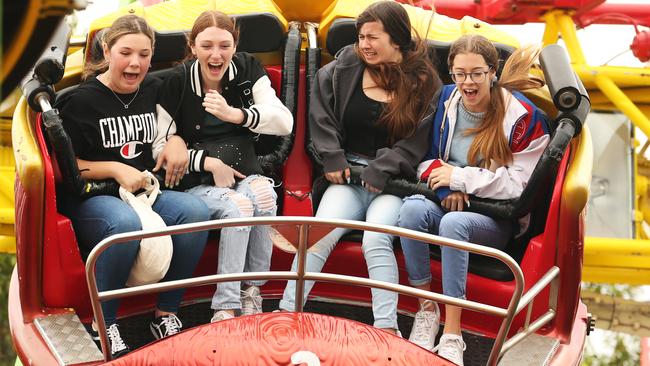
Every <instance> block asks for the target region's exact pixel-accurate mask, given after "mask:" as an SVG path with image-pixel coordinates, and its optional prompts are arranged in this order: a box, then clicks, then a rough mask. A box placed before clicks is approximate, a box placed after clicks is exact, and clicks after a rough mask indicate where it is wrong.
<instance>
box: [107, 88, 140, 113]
mask: <svg viewBox="0 0 650 366" xmlns="http://www.w3.org/2000/svg"><path fill="white" fill-rule="evenodd" d="M108 90H110V91H111V93H113V95H114V96H115V98H117V100H119V101H120V103H122V105H123V106H124V109H129V106H130V105H131V103H133V101H134V100H135V98H136V97H137V96H138V92H139V91H140V86H138V88H137V89H136V90H135V95H133V98H131V100H130V101H129V102H128V103H124V101H123V100H122V98H120V97H118V96H117V94H116V93H115V92H114V91H113V89H111V88H108Z"/></svg>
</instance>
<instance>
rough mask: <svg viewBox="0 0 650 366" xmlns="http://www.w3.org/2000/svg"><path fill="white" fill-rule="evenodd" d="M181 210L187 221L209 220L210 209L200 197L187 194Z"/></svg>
mask: <svg viewBox="0 0 650 366" xmlns="http://www.w3.org/2000/svg"><path fill="white" fill-rule="evenodd" d="M183 211H184V213H185V216H186V217H187V222H201V221H208V220H210V209H209V208H208V206H207V205H206V204H205V202H203V200H202V199H200V198H198V197H195V196H193V195H191V194H188V195H187V197H186V200H185V201H184V206H183Z"/></svg>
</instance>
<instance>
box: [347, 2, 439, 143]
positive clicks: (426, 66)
mask: <svg viewBox="0 0 650 366" xmlns="http://www.w3.org/2000/svg"><path fill="white" fill-rule="evenodd" d="M369 22H380V23H382V25H383V27H384V31H385V32H386V33H388V35H389V36H390V39H391V41H392V42H393V43H394V44H396V45H397V46H399V50H400V52H401V53H402V62H400V63H382V64H379V65H368V64H366V68H367V70H368V72H369V74H370V77H371V78H372V80H373V81H374V82H375V83H376V84H377V86H378V87H380V88H382V89H384V90H386V91H387V92H388V94H389V95H390V96H391V100H390V102H389V103H388V104H387V106H386V108H384V111H383V113H382V115H381V116H380V117H379V123H380V124H382V125H384V126H386V129H387V130H388V136H389V143H391V144H392V143H394V142H396V141H398V140H400V139H402V138H405V137H408V136H410V135H412V134H413V133H414V132H415V129H416V128H417V126H418V124H419V123H420V120H422V118H424V116H425V114H426V112H427V109H428V106H429V103H430V102H431V99H432V98H433V95H434V94H435V93H436V91H437V90H438V89H439V88H440V86H441V82H440V78H439V77H438V73H437V72H436V70H435V69H434V68H433V65H432V63H431V59H430V56H429V53H428V52H427V46H426V43H425V42H424V41H423V40H422V39H420V37H419V36H418V34H417V32H416V31H415V30H414V29H413V28H412V27H411V21H410V19H409V16H408V13H407V12H406V10H405V9H404V7H403V6H402V5H400V4H398V3H396V2H393V1H380V2H376V3H373V4H371V5H370V6H368V8H366V10H364V11H363V12H362V13H361V14H359V16H358V17H357V21H356V27H357V32H359V31H360V30H361V27H362V26H363V25H364V24H365V23H369ZM355 49H356V52H357V55H358V56H359V58H360V59H361V60H364V58H363V56H362V55H361V52H360V50H359V43H358V42H357V43H356V44H355Z"/></svg>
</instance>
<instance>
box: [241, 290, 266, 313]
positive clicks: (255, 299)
mask: <svg viewBox="0 0 650 366" xmlns="http://www.w3.org/2000/svg"><path fill="white" fill-rule="evenodd" d="M252 288H253V287H251V289H252ZM250 291H251V292H253V291H254V290H250ZM251 292H248V291H242V292H241V297H242V311H243V312H244V313H253V312H255V313H261V312H262V297H261V296H260V295H253V294H252V293H251Z"/></svg>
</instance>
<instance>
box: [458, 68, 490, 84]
mask: <svg viewBox="0 0 650 366" xmlns="http://www.w3.org/2000/svg"><path fill="white" fill-rule="evenodd" d="M491 69H492V68H489V69H487V71H472V72H460V71H457V72H450V73H449V75H451V80H453V81H454V82H455V83H463V82H465V80H467V75H469V78H470V79H472V81H473V82H475V83H482V82H484V81H485V76H486V75H487V74H488V73H489V72H490V70H491Z"/></svg>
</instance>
